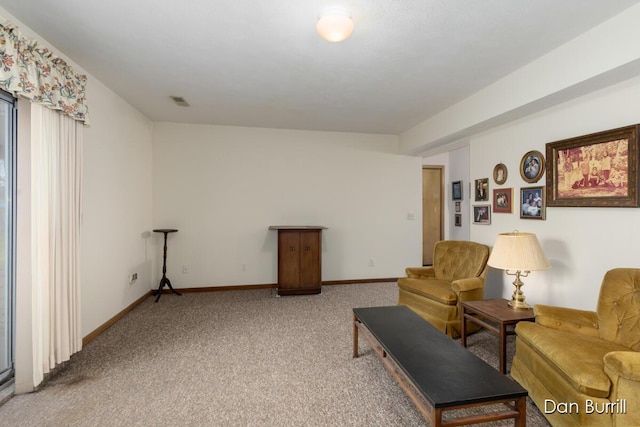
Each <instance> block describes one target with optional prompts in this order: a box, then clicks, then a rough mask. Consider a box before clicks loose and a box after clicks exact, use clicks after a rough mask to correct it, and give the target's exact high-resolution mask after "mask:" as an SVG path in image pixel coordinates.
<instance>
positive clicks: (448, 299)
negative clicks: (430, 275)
mask: <svg viewBox="0 0 640 427" xmlns="http://www.w3.org/2000/svg"><path fill="white" fill-rule="evenodd" d="M398 287H399V288H400V289H403V290H405V291H408V292H411V293H414V294H417V295H420V296H422V297H425V298H429V299H432V300H434V301H437V302H439V303H440V304H446V305H456V302H457V301H458V297H457V295H456V293H455V292H454V291H453V289H452V287H451V282H448V281H446V280H437V279H431V280H424V279H411V278H406V279H404V280H401V281H398Z"/></svg>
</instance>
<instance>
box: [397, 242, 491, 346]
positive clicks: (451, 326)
mask: <svg viewBox="0 0 640 427" xmlns="http://www.w3.org/2000/svg"><path fill="white" fill-rule="evenodd" d="M489 250H490V249H489V247H488V246H486V245H483V244H480V243H476V242H468V241H463V240H442V241H440V242H437V243H436V244H435V246H434V249H433V266H432V267H409V268H407V269H406V272H407V276H408V277H403V278H400V279H398V304H399V305H406V306H407V307H409V308H411V309H412V310H413V311H415V312H416V313H417V314H418V315H420V316H421V317H422V318H424V319H425V320H426V321H428V322H429V323H431V324H432V325H433V326H435V327H436V328H438V329H440V330H441V331H442V332H444V333H446V334H447V335H449V336H450V337H453V338H455V337H458V336H459V335H460V303H461V302H462V301H472V300H480V299H483V298H484V278H485V276H486V274H487V260H488V259H489ZM469 326H470V328H472V325H469Z"/></svg>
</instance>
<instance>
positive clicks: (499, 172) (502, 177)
mask: <svg viewBox="0 0 640 427" xmlns="http://www.w3.org/2000/svg"><path fill="white" fill-rule="evenodd" d="M493 181H494V182H495V183H496V184H498V185H502V184H504V183H505V182H507V166H506V165H505V164H504V163H498V164H497V165H496V166H495V167H494V168H493Z"/></svg>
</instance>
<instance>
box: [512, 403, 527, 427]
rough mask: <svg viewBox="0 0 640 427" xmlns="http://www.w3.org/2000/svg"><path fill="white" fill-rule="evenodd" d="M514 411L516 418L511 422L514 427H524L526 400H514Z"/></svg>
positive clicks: (525, 421) (525, 422) (525, 423)
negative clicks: (516, 414)
mask: <svg viewBox="0 0 640 427" xmlns="http://www.w3.org/2000/svg"><path fill="white" fill-rule="evenodd" d="M516 410H517V411H518V416H517V417H516V418H515V419H514V420H513V421H514V425H515V426H516V427H526V425H527V398H526V397H521V398H520V399H518V400H516Z"/></svg>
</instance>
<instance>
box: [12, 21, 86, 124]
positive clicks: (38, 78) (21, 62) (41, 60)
mask: <svg viewBox="0 0 640 427" xmlns="http://www.w3.org/2000/svg"><path fill="white" fill-rule="evenodd" d="M0 19H1V18H0ZM2 20H3V21H4V19H2ZM0 57H1V63H0V67H1V68H0V88H2V89H4V90H5V91H7V92H10V93H12V94H13V95H15V96H23V97H25V98H28V99H30V100H31V101H32V102H37V103H39V104H43V105H44V106H46V107H48V108H51V109H54V110H59V111H61V112H63V113H64V114H66V115H68V116H70V117H71V118H73V119H75V120H79V121H81V122H83V123H85V124H88V122H89V117H88V107H87V104H86V95H85V87H86V84H87V76H85V75H82V74H76V73H75V71H74V70H73V68H71V66H69V65H68V64H67V63H66V62H65V61H64V60H63V59H61V58H59V57H57V56H56V55H54V54H53V53H52V52H51V51H50V50H49V49H47V48H45V47H42V46H39V45H38V43H37V42H36V41H34V40H28V39H26V38H24V37H22V36H21V35H20V33H19V31H18V28H17V27H14V26H12V25H11V24H9V23H4V24H0Z"/></svg>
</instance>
